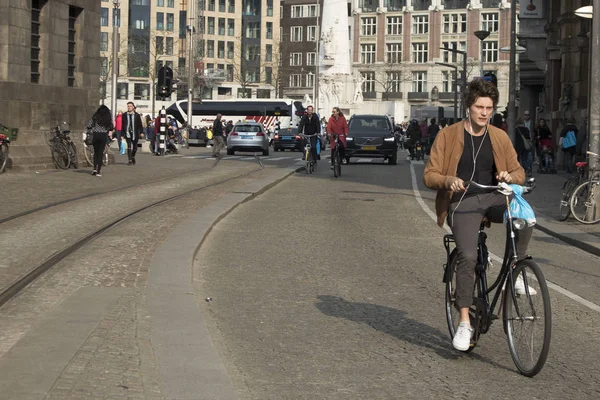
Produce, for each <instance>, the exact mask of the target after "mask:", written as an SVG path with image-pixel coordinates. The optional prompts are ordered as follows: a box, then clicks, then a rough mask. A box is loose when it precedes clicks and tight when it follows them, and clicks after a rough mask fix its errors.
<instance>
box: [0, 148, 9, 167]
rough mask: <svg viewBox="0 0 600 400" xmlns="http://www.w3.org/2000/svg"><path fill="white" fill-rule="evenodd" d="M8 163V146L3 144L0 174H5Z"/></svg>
mask: <svg viewBox="0 0 600 400" xmlns="http://www.w3.org/2000/svg"><path fill="white" fill-rule="evenodd" d="M7 162H8V144H7V143H2V146H0V174H1V173H3V172H4V169H5V168H6V163H7Z"/></svg>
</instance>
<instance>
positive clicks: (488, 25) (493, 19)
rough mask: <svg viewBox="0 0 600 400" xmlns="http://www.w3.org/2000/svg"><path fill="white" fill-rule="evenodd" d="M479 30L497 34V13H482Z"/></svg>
mask: <svg viewBox="0 0 600 400" xmlns="http://www.w3.org/2000/svg"><path fill="white" fill-rule="evenodd" d="M481 29H482V30H484V31H488V32H490V33H496V32H498V13H482V14H481Z"/></svg>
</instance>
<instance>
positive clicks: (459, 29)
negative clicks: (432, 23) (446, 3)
mask: <svg viewBox="0 0 600 400" xmlns="http://www.w3.org/2000/svg"><path fill="white" fill-rule="evenodd" d="M466 31H467V14H444V33H465V32H466Z"/></svg>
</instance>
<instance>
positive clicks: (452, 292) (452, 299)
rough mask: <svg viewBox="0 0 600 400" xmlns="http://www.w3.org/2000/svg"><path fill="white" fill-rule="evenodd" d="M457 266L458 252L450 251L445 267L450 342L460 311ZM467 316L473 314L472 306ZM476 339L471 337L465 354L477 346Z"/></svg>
mask: <svg viewBox="0 0 600 400" xmlns="http://www.w3.org/2000/svg"><path fill="white" fill-rule="evenodd" d="M457 266H458V252H457V251H456V249H455V250H453V251H452V254H451V255H450V263H449V264H448V265H447V266H446V321H447V322H448V331H449V332H450V340H452V339H453V338H454V335H455V334H456V330H457V329H458V325H459V324H460V309H459V308H458V305H457V303H456V267H457ZM469 314H472V315H473V314H474V306H472V307H471V310H469ZM474 322H475V321H474V319H473V318H471V327H473V328H475V323H474ZM477 339H478V338H477V337H476V336H475V335H473V337H472V338H471V345H470V346H469V349H468V350H466V351H465V353H469V352H471V351H472V350H473V349H474V348H475V346H476V345H477Z"/></svg>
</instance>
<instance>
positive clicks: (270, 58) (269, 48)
mask: <svg viewBox="0 0 600 400" xmlns="http://www.w3.org/2000/svg"><path fill="white" fill-rule="evenodd" d="M265 51H266V53H267V54H266V55H265V61H273V45H272V44H267V45H265Z"/></svg>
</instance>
